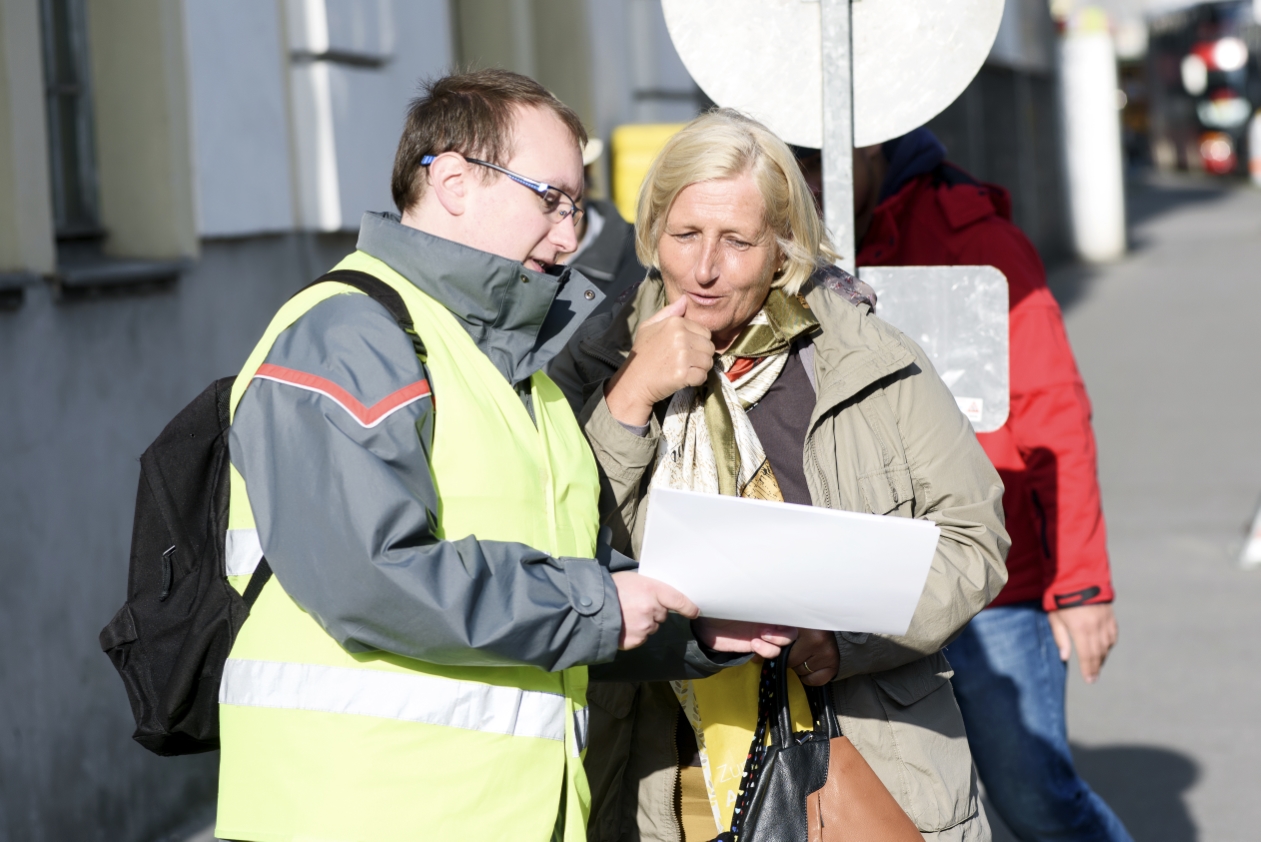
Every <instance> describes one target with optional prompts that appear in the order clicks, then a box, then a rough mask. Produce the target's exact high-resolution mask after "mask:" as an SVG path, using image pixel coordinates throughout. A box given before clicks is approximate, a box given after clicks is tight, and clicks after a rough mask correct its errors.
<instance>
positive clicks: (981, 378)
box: [858, 0, 1011, 433]
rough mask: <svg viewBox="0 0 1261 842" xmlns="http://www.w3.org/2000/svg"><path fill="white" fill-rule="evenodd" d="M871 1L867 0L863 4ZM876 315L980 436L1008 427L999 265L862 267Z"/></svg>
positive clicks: (1005, 336)
mask: <svg viewBox="0 0 1261 842" xmlns="http://www.w3.org/2000/svg"><path fill="white" fill-rule="evenodd" d="M863 2H866V0H863ZM858 276H859V277H860V278H862V279H863V280H864V281H866V282H867V283H869V284H871V287H872V289H874V290H875V291H876V316H878V317H879V318H881V319H883V320H884V321H886V322H888V323H889V324H891V325H893V326H894V327H896V328H897V329H898V330H900V331H902V332H903V333H905V334H906V335H907V336H909V337H910V338H911V339H913V340H914V341H915V342H916V344H918V345H919V346H920V347H921V348H923V349H924V353H926V354H928V358H929V359H930V360H932V361H933V367H934V368H936V369H937V373H938V374H939V375H941V379H942V380H944V381H945V383H946V386H947V387H948V388H949V389H950V393H951V394H952V395H954V396H955V400H956V401H957V402H958V404H959V410H960V411H961V412H962V413H963V414H964V415H966V416H967V418H968V420H969V421H971V422H972V429H973V430H975V431H976V432H978V433H991V432H993V431H994V430H997V429H998V428H999V427H1001V426H1003V424H1005V423H1006V422H1007V410H1008V406H1009V404H1010V403H1011V386H1010V378H1009V373H1008V348H1007V345H1008V321H1007V316H1008V302H1007V278H1006V277H1004V276H1003V273H1002V272H1000V271H998V270H997V269H995V268H994V267H993V266H864V267H862V268H861V269H859V270H858Z"/></svg>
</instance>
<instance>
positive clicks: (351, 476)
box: [230, 214, 724, 676]
mask: <svg viewBox="0 0 1261 842" xmlns="http://www.w3.org/2000/svg"><path fill="white" fill-rule="evenodd" d="M359 248H360V249H361V250H362V251H365V252H367V253H369V254H371V255H373V256H374V257H377V258H379V259H380V260H382V261H384V262H385V263H387V264H389V265H390V266H391V267H392V268H393V269H395V270H396V271H398V272H399V273H400V274H402V275H403V276H404V277H406V278H407V279H408V280H410V281H411V282H412V283H414V284H416V286H417V287H419V288H420V289H421V290H423V291H424V292H425V293H426V294H428V295H430V296H431V297H433V298H434V299H436V300H437V301H439V302H440V303H442V304H443V305H444V306H445V307H447V309H448V310H450V311H451V313H452V315H454V316H455V318H456V319H457V320H458V321H459V322H460V324H461V325H463V326H464V328H465V329H466V330H467V331H468V332H469V335H470V336H472V338H473V339H474V341H475V342H476V343H477V345H478V347H479V348H480V349H481V350H482V352H483V353H485V354H486V355H487V357H489V358H490V359H491V361H492V362H494V364H495V366H496V368H498V369H499V371H500V372H502V373H503V375H504V377H505V378H506V379H507V380H508V381H509V382H510V383H512V384H514V386H517V387H518V388H517V392H518V394H520V395H521V396H522V400H523V401H525V402H526V405H527V408H529V389H528V380H529V378H530V376H531V375H532V374H533V373H534V372H536V371H538V370H539V369H541V368H542V367H543V366H544V365H545V364H546V363H547V362H548V361H550V360H551V358H552V357H553V356H554V355H555V354H556V352H557V351H559V350H560V349H561V348H562V347H563V346H564V345H565V343H566V342H567V341H568V340H569V338H570V337H571V336H572V334H573V332H574V331H575V329H576V328H577V327H578V325H579V324H581V323H582V321H583V319H585V318H586V317H587V315H588V314H589V313H590V312H591V311H592V310H594V309H595V308H596V307H597V306H598V305H599V304H600V302H601V299H602V296H601V295H600V294H599V293H598V292H595V290H593V289H592V285H591V284H590V283H588V281H587V279H586V278H584V277H583V276H582V275H581V274H579V273H577V272H569V271H566V272H563V273H562V274H560V276H559V277H555V276H552V275H550V274H543V273H538V272H533V271H531V270H529V269H526V268H524V267H523V266H522V265H521V264H520V263H518V262H515V261H511V260H505V259H503V258H499V257H496V256H494V255H491V254H487V253H485V252H481V251H477V250H474V249H470V248H466V247H464V246H461V245H458V244H456V243H453V242H450V241H447V240H443V239H440V238H437V237H433V236H430V235H428V234H425V233H422V232H420V231H417V230H415V229H412V228H408V227H405V226H403V225H401V224H399V222H398V220H397V217H393V216H389V215H377V214H367V215H366V216H365V217H364V220H363V226H362V229H361V232H360V238H359ZM523 277H528V278H529V279H530V282H529V283H521V281H520V279H521V278H523ZM422 339H423V337H422ZM266 362H268V363H271V364H273V365H277V366H281V367H284V368H289V369H294V370H297V371H299V372H303V373H305V374H308V375H312V376H314V377H317V378H321V379H322V380H324V381H328V382H329V383H330V384H332V386H334V387H336V388H337V389H341V390H344V392H345V393H346V394H347V395H348V396H349V398H350V399H351V400H353V401H357V402H358V403H360V404H362V405H363V406H364V407H372V406H374V405H376V404H378V403H379V402H382V401H385V400H387V399H388V398H389V396H391V395H393V394H395V393H396V392H398V391H399V390H400V389H405V388H407V387H408V386H410V385H412V384H415V383H417V382H418V381H420V380H424V379H427V378H428V373H427V372H426V371H425V369H424V367H423V365H422V364H421V362H420V360H419V359H418V358H417V357H416V354H415V352H414V350H413V348H412V345H411V343H410V342H409V341H408V338H407V337H406V335H405V334H403V332H402V331H401V330H399V328H398V325H397V324H396V323H395V321H394V320H393V319H392V318H391V317H390V315H389V314H388V313H387V311H386V310H385V309H384V308H383V307H382V306H381V305H379V304H377V303H376V302H375V301H373V300H372V299H370V298H368V297H367V296H364V295H359V294H347V295H337V296H333V297H332V298H329V299H327V300H325V301H323V302H321V303H320V304H318V305H317V306H315V307H313V308H312V309H311V310H309V311H308V312H307V313H306V314H304V315H303V316H302V317H301V318H299V319H298V320H297V321H296V322H295V323H294V324H293V325H292V326H290V327H289V328H288V329H287V330H285V331H284V332H283V333H282V334H281V335H280V337H279V338H278V340H277V341H276V343H275V345H274V346H273V347H272V349H271V351H270V352H269V354H268V355H267V360H266ZM325 391H326V392H327V391H328V390H325ZM333 391H336V390H333ZM436 398H437V401H438V402H439V403H440V402H441V396H440V395H437V396H436ZM342 400H343V401H344V400H345V397H343V398H342ZM433 413H434V401H433V400H432V399H430V398H423V399H421V400H419V401H416V402H413V403H410V404H407V405H406V406H403V407H402V408H400V409H398V410H396V411H394V412H393V413H391V414H389V415H388V416H387V417H385V418H384V419H383V420H382V421H381V422H380V423H378V424H376V425H374V426H371V427H366V426H364V425H363V424H361V423H359V422H358V421H357V420H355V418H354V416H353V415H352V413H351V412H349V411H348V410H347V408H346V407H345V406H343V405H342V403H339V402H338V401H337V400H334V399H333V398H332V397H330V396H329V395H328V394H326V393H321V392H319V391H309V390H305V389H300V388H296V387H294V386H292V385H288V384H285V383H278V382H275V381H271V380H261V379H256V380H254V381H253V382H252V383H251V385H250V386H249V388H248V389H247V390H246V392H245V395H244V397H243V398H242V400H241V403H240V405H239V406H238V408H237V411H236V416H235V420H234V423H233V425H232V430H231V434H230V452H231V457H232V463H233V465H235V466H236V468H237V469H238V470H239V471H240V472H241V475H242V476H243V477H244V478H245V483H246V486H247V488H248V490H249V495H250V503H251V505H252V507H253V511H254V517H255V521H256V523H257V527H258V533H259V539H260V543H261V545H262V549H263V552H264V554H265V555H266V557H267V560H268V562H269V563H270V565H271V566H272V569H273V570H274V571H275V575H276V578H277V579H278V580H279V581H280V583H281V584H282V585H283V586H284V588H285V590H286V591H287V592H288V593H289V595H290V596H292V597H293V598H294V599H295V600H296V601H297V602H298V604H299V605H301V606H302V607H303V608H304V609H305V610H306V611H308V612H309V613H310V614H311V615H312V616H313V617H315V618H316V619H317V620H318V621H319V623H320V625H321V626H323V628H324V629H325V630H326V631H327V632H328V633H329V634H330V635H332V636H333V637H334V638H335V639H336V640H337V641H338V642H339V643H340V644H341V645H342V646H344V647H346V648H347V649H349V650H352V651H363V650H369V649H382V650H386V651H389V652H395V653H397V654H400V655H404V656H407V657H412V658H418V659H421V660H425V661H429V662H433V663H444V664H457V665H485V666H501V665H518V664H528V665H533V666H537V667H541V668H543V669H546V670H559V669H564V668H566V667H570V666H574V665H576V664H596V663H602V662H609V661H612V660H613V659H614V657H615V655H616V654H617V641H618V636H619V634H620V631H621V611H620V606H619V604H618V600H617V591H616V588H615V586H614V584H613V580H612V577H611V571H614V570H617V569H621V568H625V567H631V568H633V567H634V563H633V562H630V561H629V560H628V559H626V558H625V557H623V556H621V555H620V554H617V553H614V552H612V551H611V550H609V549H608V548H607V546H605V547H604V548H603V549H602V551H601V552H600V553H599V555H600V556H601V558H599V559H598V560H596V559H577V558H553V557H551V556H549V555H548V554H547V553H545V552H541V551H540V550H537V549H534V548H532V547H528V546H525V545H523V544H515V543H506V542H501V541H482V540H479V539H478V538H477V537H476V536H468V537H465V538H461V539H459V540H454V541H445V540H438V539H437V538H436V537H435V526H436V521H437V510H438V497H437V493H436V492H435V490H434V484H433V478H432V476H431V475H430V471H429V457H428V455H429V453H430V446H431V443H432V437H433ZM488 479H489V478H488ZM600 591H603V593H600ZM584 599H590V600H591V601H590V602H587V603H586V604H587V605H591V604H595V605H600V606H602V607H601V608H600V609H599V610H598V611H596V612H595V613H594V614H591V613H590V612H589V611H580V610H578V608H577V605H578V603H581V602H582V601H583V600H584ZM645 658H648V662H651V663H652V666H651V671H652V672H653V674H663V675H679V676H683V675H707V674H712V672H714V671H715V670H717V669H718V668H719V667H720V665H721V663H724V662H722V661H720V662H719V663H715V662H712V661H710V660H709V658H708V657H707V656H706V655H705V653H704V652H703V651H702V650H701V649H700V647H699V646H698V645H697V644H696V642H695V640H694V638H692V636H691V633H690V628H689V627H688V626H687V624H686V622H683V623H679V622H678V621H675V622H673V623H672V624H671V625H670V627H669V628H668V629H666V630H665V633H664V634H662V635H658V636H656V637H655V639H654V647H651V648H650V649H648V650H645V651H644V652H639V653H636V654H635V655H634V656H633V657H630V659H629V660H628V666H629V667H630V668H631V669H632V670H634V669H636V668H637V667H636V664H639V665H640V667H642V665H643V664H644V663H646V662H645ZM653 659H664V660H658V661H653Z"/></svg>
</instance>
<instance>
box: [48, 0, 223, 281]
mask: <svg viewBox="0 0 1261 842" xmlns="http://www.w3.org/2000/svg"><path fill="white" fill-rule="evenodd" d="M32 5H33V4H32ZM223 46H224V48H225V49H227V48H230V45H227V44H225V45H223ZM88 52H89V53H90V58H91V66H92V85H93V90H92V98H93V110H94V116H95V120H96V160H97V167H98V176H99V183H100V207H101V224H102V225H103V226H104V228H105V229H106V231H107V232H108V238H107V239H106V241H105V250H106V252H107V253H109V254H112V255H117V256H120V257H143V258H154V259H168V258H180V257H190V256H193V255H195V254H196V253H197V246H198V242H197V226H196V218H195V210H194V200H193V198H194V197H193V169H192V149H191V131H190V117H189V92H188V68H187V56H186V48H185V35H184V17H183V3H178V2H170V0H111V2H109V3H108V4H106V3H94V4H88Z"/></svg>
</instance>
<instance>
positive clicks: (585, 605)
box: [578, 596, 591, 608]
mask: <svg viewBox="0 0 1261 842" xmlns="http://www.w3.org/2000/svg"><path fill="white" fill-rule="evenodd" d="M578 604H579V605H581V606H582V607H583V608H590V607H591V597H589V596H584V597H583V598H582V599H580V600H578Z"/></svg>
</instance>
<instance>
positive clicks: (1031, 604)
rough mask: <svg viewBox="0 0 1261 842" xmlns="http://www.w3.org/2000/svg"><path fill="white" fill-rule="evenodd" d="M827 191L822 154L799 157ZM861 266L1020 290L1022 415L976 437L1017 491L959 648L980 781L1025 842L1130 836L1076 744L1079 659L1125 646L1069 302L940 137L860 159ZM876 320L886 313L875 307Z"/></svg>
mask: <svg viewBox="0 0 1261 842" xmlns="http://www.w3.org/2000/svg"><path fill="white" fill-rule="evenodd" d="M799 160H800V162H801V165H802V169H803V171H804V172H805V174H806V177H807V180H809V181H810V183H811V185H812V187H815V188H816V196H817V195H819V189H818V186H819V185H820V184H821V178H820V166H819V164H820V162H819V154H818V152H817V151H814V150H801V153H800V155H799ZM854 222H855V233H856V238H855V239H856V242H857V243H859V246H858V260H857V263H858V265H859V266H951V265H954V266H975V265H988V266H995V267H997V268H998V269H999V270H1000V271H1001V272H1002V273H1003V274H1004V275H1005V276H1006V277H1007V283H1008V290H1009V296H1010V324H1009V326H1010V378H1011V409H1010V414H1009V415H1008V418H1007V422H1006V423H1005V424H1004V425H1003V426H1002V427H1000V428H999V429H998V430H995V431H994V432H992V433H982V434H980V435H978V436H977V438H978V439H979V440H980V442H981V445H982V447H984V448H985V452H986V454H988V455H989V457H990V460H991V461H992V462H993V463H994V467H996V468H997V469H998V472H999V474H1000V475H1001V476H1002V478H1003V482H1004V484H1005V485H1006V492H1005V493H1004V496H1003V508H1004V510H1005V512H1006V516H1007V530H1008V532H1009V533H1010V534H1011V552H1010V554H1009V555H1008V557H1007V569H1008V572H1009V575H1010V578H1009V580H1008V583H1007V585H1006V587H1004V588H1003V590H1002V592H1001V593H999V595H998V597H997V598H996V599H995V600H994V602H993V603H992V604H991V605H990V607H989V608H987V609H986V610H984V611H982V612H981V613H980V614H979V615H977V617H976V618H975V619H973V620H972V622H971V623H969V625H968V626H967V628H965V629H964V631H963V633H962V634H961V635H960V636H959V638H958V639H957V640H956V641H955V642H953V643H951V644H950V646H949V647H948V648H947V649H946V654H947V657H948V658H949V659H950V663H951V665H952V666H953V667H954V670H955V675H954V679H953V684H954V690H955V695H956V696H957V698H958V701H959V707H960V709H961V710H962V712H963V717H964V722H965V725H966V727H967V732H968V742H969V744H970V746H971V748H972V754H973V757H974V759H975V762H976V765H977V771H978V773H979V774H980V777H981V780H982V781H983V782H984V784H985V788H986V791H987V792H988V794H989V796H990V800H991V802H992V803H993V805H994V808H995V809H996V810H997V812H998V813H999V815H1000V816H1002V818H1003V821H1004V822H1005V823H1006V824H1007V825H1008V826H1009V827H1010V828H1011V830H1012V831H1013V832H1014V833H1015V834H1016V836H1017V837H1019V838H1020V839H1021V840H1024V842H1035V840H1038V842H1041V840H1074V842H1078V840H1107V842H1131V838H1130V835H1129V833H1128V832H1127V831H1126V829H1125V827H1124V825H1123V824H1122V823H1121V821H1120V819H1118V818H1117V817H1116V815H1115V814H1114V813H1113V812H1112V810H1111V809H1110V808H1109V807H1108V805H1107V804H1106V803H1104V801H1103V799H1101V798H1100V797H1099V796H1098V795H1097V794H1096V793H1095V792H1093V791H1092V790H1091V789H1090V787H1089V786H1088V785H1087V784H1086V783H1085V781H1083V780H1082V779H1081V777H1080V776H1079V775H1078V774H1077V771H1076V769H1075V768H1074V766H1073V760H1072V756H1071V754H1070V753H1069V748H1068V736H1067V728H1066V724H1065V713H1064V690H1065V681H1066V678H1067V663H1068V659H1069V656H1070V654H1071V652H1072V650H1073V649H1074V648H1076V650H1077V657H1078V662H1079V665H1080V667H1081V673H1082V677H1083V678H1084V679H1085V680H1086V681H1087V682H1088V683H1093V682H1094V681H1096V680H1097V679H1098V677H1099V671H1100V669H1101V668H1102V666H1103V662H1104V659H1105V658H1106V657H1107V655H1108V652H1109V650H1110V649H1111V648H1112V646H1113V645H1114V644H1115V643H1116V639H1117V623H1116V619H1115V617H1114V615H1113V612H1112V600H1113V590H1112V581H1111V575H1110V572H1109V569H1108V552H1107V546H1106V536H1105V530H1104V522H1103V511H1102V508H1101V505H1100V497H1099V482H1098V478H1097V474H1096V468H1095V438H1094V433H1093V431H1092V429H1091V424H1090V415H1091V409H1090V399H1089V398H1088V397H1087V395H1086V387H1085V385H1084V384H1083V383H1082V379H1081V375H1080V374H1079V373H1078V371H1077V364H1076V362H1075V361H1074V359H1073V351H1072V349H1071V348H1070V347H1069V344H1068V336H1067V334H1066V333H1065V330H1064V322H1063V319H1062V317H1061V314H1060V308H1059V305H1058V304H1057V303H1056V301H1055V299H1054V298H1053V297H1052V296H1051V292H1050V290H1049V289H1048V288H1047V285H1046V272H1045V270H1044V268H1043V266H1042V261H1041V260H1040V259H1039V257H1038V253H1037V251H1036V250H1035V249H1034V247H1033V244H1032V243H1030V242H1029V240H1028V238H1026V237H1025V235H1024V234H1023V233H1022V232H1021V231H1020V229H1019V228H1017V227H1016V226H1015V225H1014V224H1013V223H1012V222H1011V200H1010V198H1009V196H1008V193H1007V191H1006V190H1004V189H1003V188H1001V187H998V186H995V185H992V184H983V183H980V182H978V181H977V180H976V179H974V178H972V177H971V176H969V175H968V174H967V173H966V172H964V171H963V170H961V169H959V168H958V167H956V166H954V165H953V164H951V163H949V162H948V161H946V150H945V148H944V147H943V146H942V145H941V143H940V142H939V141H938V140H937V138H936V137H934V136H933V134H932V133H931V132H929V131H928V130H927V129H922V128H921V129H916V130H915V131H913V132H910V133H909V134H907V135H904V136H902V137H900V138H896V139H895V140H891V141H888V142H887V143H884V144H881V145H877V146H871V147H866V148H862V149H856V150H855V151H854ZM877 315H879V310H878V309H877Z"/></svg>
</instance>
